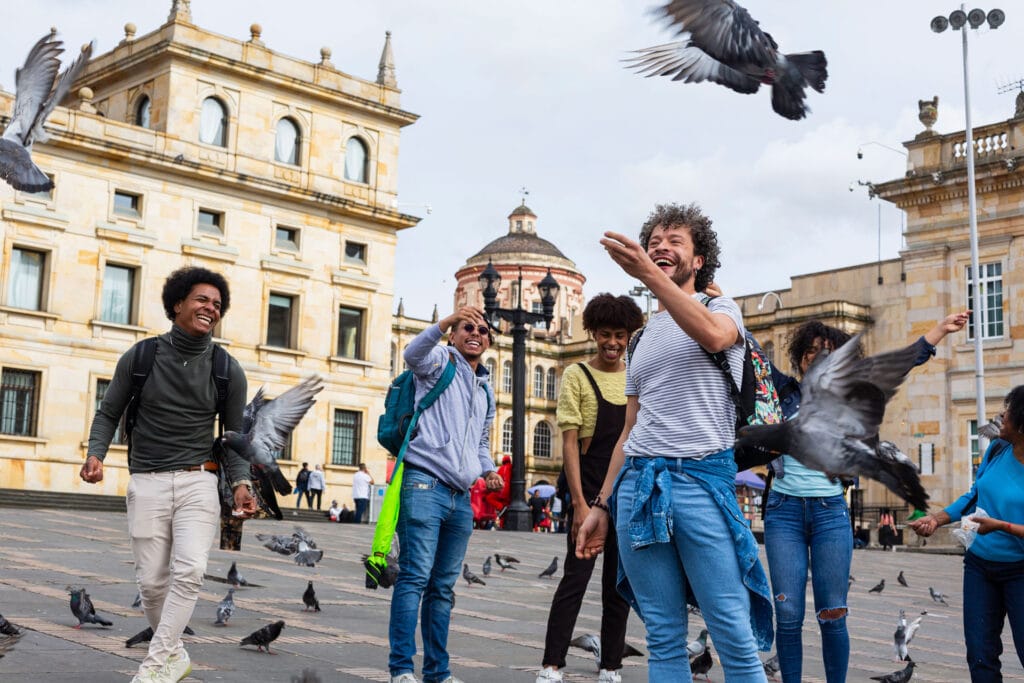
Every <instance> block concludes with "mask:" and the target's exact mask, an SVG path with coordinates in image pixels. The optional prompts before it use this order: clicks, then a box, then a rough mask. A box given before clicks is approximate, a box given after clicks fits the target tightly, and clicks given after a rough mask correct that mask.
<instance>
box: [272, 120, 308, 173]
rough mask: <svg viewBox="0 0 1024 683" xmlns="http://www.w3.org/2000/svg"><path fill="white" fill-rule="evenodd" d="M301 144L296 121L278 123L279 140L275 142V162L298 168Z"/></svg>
mask: <svg viewBox="0 0 1024 683" xmlns="http://www.w3.org/2000/svg"><path fill="white" fill-rule="evenodd" d="M301 142H302V139H301V137H300V135H299V127H298V126H297V125H296V124H295V122H294V121H292V120H291V119H288V118H284V119H281V120H280V121H278V122H277V138H276V139H275V141H274V161H280V162H281V163H283V164H292V165H293V166H298V164H299V144H300V143H301Z"/></svg>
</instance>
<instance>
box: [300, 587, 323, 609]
mask: <svg viewBox="0 0 1024 683" xmlns="http://www.w3.org/2000/svg"><path fill="white" fill-rule="evenodd" d="M302 604H303V605H305V608H304V609H303V610H302V611H303V612H308V611H309V610H313V611H314V612H319V611H320V601H319V600H317V599H316V591H315V590H313V582H312V581H310V582H309V585H307V586H306V590H305V592H303V594H302Z"/></svg>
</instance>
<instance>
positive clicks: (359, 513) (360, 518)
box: [354, 498, 370, 524]
mask: <svg viewBox="0 0 1024 683" xmlns="http://www.w3.org/2000/svg"><path fill="white" fill-rule="evenodd" d="M354 500H355V501H356V524H367V523H369V521H370V520H369V519H367V515H366V511H367V510H369V509H370V499H369V498H355V499H354Z"/></svg>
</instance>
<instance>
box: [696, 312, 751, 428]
mask: <svg viewBox="0 0 1024 683" xmlns="http://www.w3.org/2000/svg"><path fill="white" fill-rule="evenodd" d="M715 298H716V297H713V296H707V295H705V299H704V305H705V306H710V304H711V301H712V299H715ZM701 348H702V349H704V347H703V346H702V347H701ZM704 353H706V354H708V355H709V356H711V360H712V361H714V363H715V365H717V366H718V367H719V369H721V371H722V372H723V373H724V374H725V379H726V381H727V382H728V383H729V398H731V399H732V404H733V406H735V407H736V419H737V420H743V419H746V417H747V416H746V415H744V414H743V401H742V399H741V397H740V388H739V387H738V386H736V380H735V379H733V376H732V368H731V367H730V365H729V358H728V357H727V356H726V355H725V351H716V352H715V353H711V352H710V351H708V350H707V349H704ZM743 353H744V360H746V355H747V354H749V353H750V348H749V346H748V343H747V339H746V337H744V339H743Z"/></svg>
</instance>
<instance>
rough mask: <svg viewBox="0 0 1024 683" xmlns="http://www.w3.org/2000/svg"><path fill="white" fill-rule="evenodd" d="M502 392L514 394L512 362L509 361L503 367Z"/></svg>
mask: <svg viewBox="0 0 1024 683" xmlns="http://www.w3.org/2000/svg"><path fill="white" fill-rule="evenodd" d="M501 390H502V391H504V392H505V393H506V394H511V393H512V361H510V360H507V361H505V362H504V363H502V365H501Z"/></svg>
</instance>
